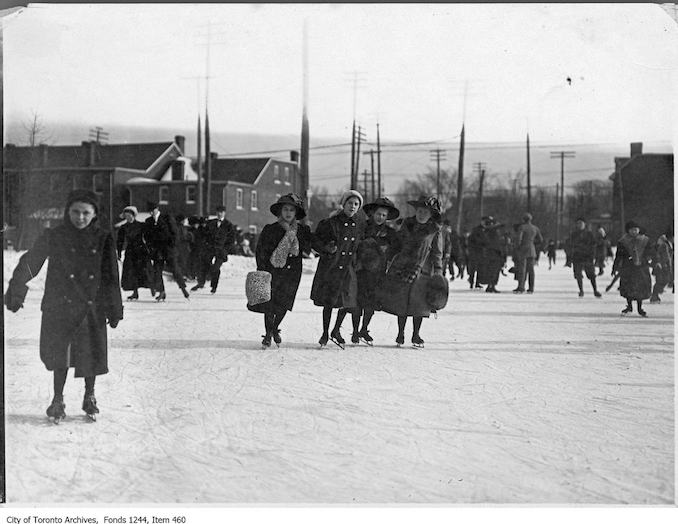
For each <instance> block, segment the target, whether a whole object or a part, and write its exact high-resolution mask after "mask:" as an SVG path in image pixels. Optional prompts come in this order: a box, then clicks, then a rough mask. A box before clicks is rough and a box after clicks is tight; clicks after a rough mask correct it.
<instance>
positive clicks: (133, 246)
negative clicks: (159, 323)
mask: <svg viewBox="0 0 678 524" xmlns="http://www.w3.org/2000/svg"><path fill="white" fill-rule="evenodd" d="M117 249H118V258H121V256H122V251H123V250H124V251H125V260H124V262H123V263H122V278H121V282H120V283H121V286H122V289H124V290H125V291H133V290H135V289H138V288H148V287H151V282H152V278H151V271H152V268H151V260H150V257H149V253H148V247H147V246H146V242H145V240H144V224H142V223H141V222H137V221H134V222H129V223H128V222H125V223H124V224H123V225H122V226H120V229H118V238H117Z"/></svg>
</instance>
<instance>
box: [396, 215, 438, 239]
mask: <svg viewBox="0 0 678 524" xmlns="http://www.w3.org/2000/svg"><path fill="white" fill-rule="evenodd" d="M403 227H405V228H407V229H408V231H414V230H417V229H418V230H420V231H421V230H423V231H425V232H426V234H427V235H429V234H431V233H435V232H437V231H440V230H441V229H442V226H441V225H440V224H438V223H436V222H434V221H433V220H432V219H429V220H428V222H425V223H424V224H420V223H419V222H417V218H416V217H407V218H406V219H405V221H404V222H403Z"/></svg>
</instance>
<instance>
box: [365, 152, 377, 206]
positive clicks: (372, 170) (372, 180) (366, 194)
mask: <svg viewBox="0 0 678 524" xmlns="http://www.w3.org/2000/svg"><path fill="white" fill-rule="evenodd" d="M363 155H370V167H371V170H370V180H371V186H372V192H371V193H368V192H367V189H368V188H367V186H365V194H364V195H363V197H365V202H367V201H368V200H369V198H368V197H369V196H371V197H372V200H374V199H375V198H376V196H375V195H376V193H375V187H374V184H375V179H374V149H370V150H369V151H365V152H364V153H363Z"/></svg>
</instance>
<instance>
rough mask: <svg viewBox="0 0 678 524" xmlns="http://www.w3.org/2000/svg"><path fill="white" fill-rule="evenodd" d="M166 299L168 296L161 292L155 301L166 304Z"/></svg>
mask: <svg viewBox="0 0 678 524" xmlns="http://www.w3.org/2000/svg"><path fill="white" fill-rule="evenodd" d="M166 298H167V295H166V294H165V292H164V291H161V292H160V293H158V296H157V297H155V300H156V302H164V301H165V299H166Z"/></svg>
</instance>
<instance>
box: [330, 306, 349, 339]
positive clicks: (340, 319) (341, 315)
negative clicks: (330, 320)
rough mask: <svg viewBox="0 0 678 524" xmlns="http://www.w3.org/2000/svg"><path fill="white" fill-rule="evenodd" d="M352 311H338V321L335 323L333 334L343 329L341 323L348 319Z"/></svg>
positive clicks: (342, 309)
mask: <svg viewBox="0 0 678 524" xmlns="http://www.w3.org/2000/svg"><path fill="white" fill-rule="evenodd" d="M349 311H350V309H348V308H341V309H340V310H339V311H337V320H336V321H335V322H334V328H333V329H332V332H333V333H334V332H337V331H339V329H340V328H341V323H342V322H343V321H344V318H346V315H347V314H348V312H349Z"/></svg>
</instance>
